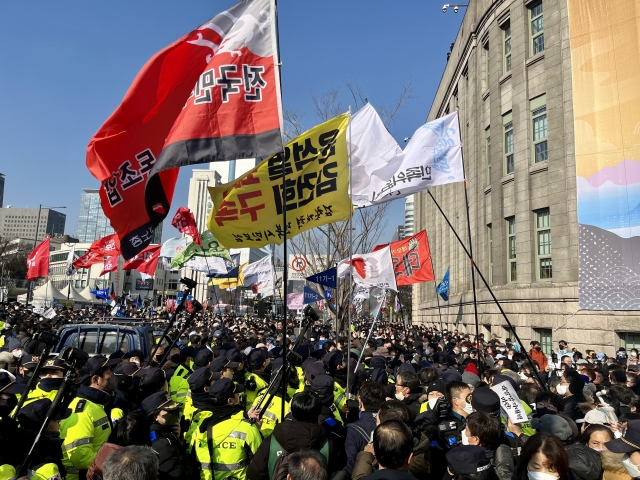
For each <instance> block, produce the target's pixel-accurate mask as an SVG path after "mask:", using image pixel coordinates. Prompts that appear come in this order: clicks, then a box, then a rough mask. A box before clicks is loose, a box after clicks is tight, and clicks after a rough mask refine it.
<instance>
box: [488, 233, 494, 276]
mask: <svg viewBox="0 0 640 480" xmlns="http://www.w3.org/2000/svg"><path fill="white" fill-rule="evenodd" d="M487 248H488V249H489V251H488V252H487V254H488V255H487V256H488V257H489V284H490V285H493V229H492V228H491V224H489V225H487Z"/></svg>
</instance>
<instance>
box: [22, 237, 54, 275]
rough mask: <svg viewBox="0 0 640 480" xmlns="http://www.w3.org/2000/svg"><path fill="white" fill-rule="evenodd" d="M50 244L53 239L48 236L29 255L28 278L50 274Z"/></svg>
mask: <svg viewBox="0 0 640 480" xmlns="http://www.w3.org/2000/svg"><path fill="white" fill-rule="evenodd" d="M50 245H51V239H50V238H49V237H47V238H45V239H44V240H43V241H42V242H40V243H39V244H38V245H37V246H36V248H34V249H33V251H32V252H31V253H30V254H29V256H27V280H29V281H32V280H35V279H36V278H38V277H46V276H48V275H49V249H50Z"/></svg>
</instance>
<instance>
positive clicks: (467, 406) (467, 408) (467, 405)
mask: <svg viewBox="0 0 640 480" xmlns="http://www.w3.org/2000/svg"><path fill="white" fill-rule="evenodd" d="M462 410H464V411H465V413H467V414H468V415H471V414H472V413H473V407H472V406H471V404H470V403H468V402H467V401H466V400H465V401H464V407H462Z"/></svg>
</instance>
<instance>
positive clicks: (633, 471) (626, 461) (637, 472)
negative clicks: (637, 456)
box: [622, 454, 640, 478]
mask: <svg viewBox="0 0 640 480" xmlns="http://www.w3.org/2000/svg"><path fill="white" fill-rule="evenodd" d="M622 465H624V468H625V470H626V471H627V473H628V474H629V475H630V476H631V478H638V477H640V469H638V467H637V466H636V465H634V464H633V463H631V459H630V458H629V455H628V454H625V455H624V457H622Z"/></svg>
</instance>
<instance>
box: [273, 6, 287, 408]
mask: <svg viewBox="0 0 640 480" xmlns="http://www.w3.org/2000/svg"><path fill="white" fill-rule="evenodd" d="M273 8H274V19H275V30H276V55H277V62H278V80H279V84H280V99H281V100H282V62H281V61H280V28H279V25H278V0H273ZM281 134H282V157H281V158H282V230H283V235H284V242H283V256H284V270H283V272H282V288H283V295H282V296H283V297H284V318H283V321H282V367H280V368H282V371H283V372H287V363H288V362H287V348H288V345H287V318H288V316H289V312H288V311H287V283H288V278H287V267H288V263H289V260H288V258H287V257H288V251H287V204H286V195H285V191H286V183H287V168H286V166H287V164H286V159H285V154H284V150H285V149H284V145H285V142H284V132H281ZM276 326H277V323H276ZM283 378H284V377H283ZM284 380H287V379H284ZM287 383H288V382H286V381H283V382H282V409H281V417H280V418H281V420H284V416H285V409H284V407H285V403H286V399H287Z"/></svg>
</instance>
